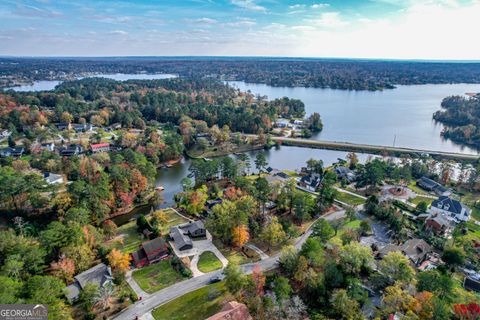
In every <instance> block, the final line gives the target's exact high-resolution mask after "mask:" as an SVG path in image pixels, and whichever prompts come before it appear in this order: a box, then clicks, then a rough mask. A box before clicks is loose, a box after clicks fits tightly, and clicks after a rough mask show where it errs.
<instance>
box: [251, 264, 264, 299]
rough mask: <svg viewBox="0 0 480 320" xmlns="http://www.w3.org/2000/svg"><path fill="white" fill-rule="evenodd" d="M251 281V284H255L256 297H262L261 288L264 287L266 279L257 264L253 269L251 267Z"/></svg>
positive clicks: (262, 291)
mask: <svg viewBox="0 0 480 320" xmlns="http://www.w3.org/2000/svg"><path fill="white" fill-rule="evenodd" d="M252 280H253V283H254V284H255V288H256V294H257V296H260V297H261V296H263V294H264V289H263V287H264V286H265V280H266V277H265V275H264V274H263V272H262V269H261V267H260V265H259V264H258V263H257V264H256V265H255V267H253V271H252Z"/></svg>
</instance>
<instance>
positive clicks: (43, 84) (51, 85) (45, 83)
mask: <svg viewBox="0 0 480 320" xmlns="http://www.w3.org/2000/svg"><path fill="white" fill-rule="evenodd" d="M92 77H97V78H100V77H102V78H109V79H113V80H117V81H125V80H154V79H170V78H175V77H177V76H176V75H174V74H143V73H141V74H127V73H114V74H97V75H92ZM79 79H82V77H80V78H79ZM61 82H62V81H58V80H42V81H35V82H34V83H33V84H31V85H23V86H18V87H11V88H5V90H8V89H13V90H15V91H19V92H24V91H46V90H53V89H55V87H56V86H57V85H59V84H60V83H61Z"/></svg>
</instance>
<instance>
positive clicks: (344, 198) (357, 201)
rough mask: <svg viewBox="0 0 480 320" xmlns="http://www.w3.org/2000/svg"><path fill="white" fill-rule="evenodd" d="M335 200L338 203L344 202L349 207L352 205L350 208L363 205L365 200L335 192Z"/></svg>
mask: <svg viewBox="0 0 480 320" xmlns="http://www.w3.org/2000/svg"><path fill="white" fill-rule="evenodd" d="M336 199H337V200H338V201H341V202H345V203H347V204H349V205H352V206H358V205H360V204H364V203H365V199H362V198H360V197H356V196H354V195H351V194H349V193H346V192H340V191H339V192H337V197H336Z"/></svg>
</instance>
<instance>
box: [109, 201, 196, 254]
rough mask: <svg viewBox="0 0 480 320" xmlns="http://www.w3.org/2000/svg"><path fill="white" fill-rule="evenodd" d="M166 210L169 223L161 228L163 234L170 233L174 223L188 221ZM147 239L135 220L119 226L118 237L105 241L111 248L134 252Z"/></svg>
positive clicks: (170, 210)
mask: <svg viewBox="0 0 480 320" xmlns="http://www.w3.org/2000/svg"><path fill="white" fill-rule="evenodd" d="M164 211H165V213H166V215H167V219H168V223H167V224H165V225H164V226H162V227H161V228H160V231H161V232H162V234H166V233H168V231H169V229H170V227H172V226H174V225H177V224H181V223H185V222H187V220H186V219H184V218H182V217H181V216H179V215H178V214H176V213H175V211H173V210H172V209H165V210H164ZM148 218H149V217H148V216H147V219H148ZM146 240H147V239H145V238H144V237H143V235H142V234H141V233H139V232H138V230H137V222H136V221H135V220H134V221H130V222H128V223H126V224H124V225H123V226H120V227H118V231H117V237H115V238H114V239H112V240H109V241H107V242H105V246H106V247H108V248H111V249H113V248H116V249H119V250H121V251H122V252H124V253H132V252H134V251H136V250H137V249H138V247H139V246H140V244H141V243H142V242H143V241H146Z"/></svg>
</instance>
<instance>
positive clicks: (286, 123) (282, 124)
mask: <svg viewBox="0 0 480 320" xmlns="http://www.w3.org/2000/svg"><path fill="white" fill-rule="evenodd" d="M275 127H277V128H292V127H293V126H292V124H291V123H290V122H289V121H287V120H277V121H275Z"/></svg>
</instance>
